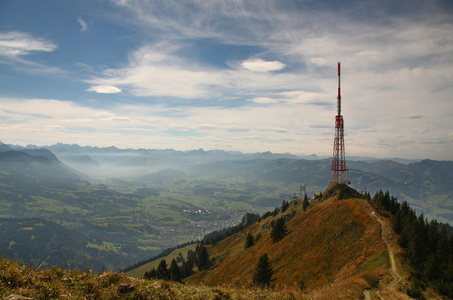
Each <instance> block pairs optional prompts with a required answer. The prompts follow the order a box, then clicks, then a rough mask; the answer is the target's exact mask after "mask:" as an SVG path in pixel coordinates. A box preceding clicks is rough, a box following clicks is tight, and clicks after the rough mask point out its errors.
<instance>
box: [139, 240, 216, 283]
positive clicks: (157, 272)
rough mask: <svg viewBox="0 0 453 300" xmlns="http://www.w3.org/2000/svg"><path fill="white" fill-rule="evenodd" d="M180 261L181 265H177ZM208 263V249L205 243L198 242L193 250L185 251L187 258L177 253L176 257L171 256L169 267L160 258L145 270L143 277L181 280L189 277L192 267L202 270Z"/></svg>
mask: <svg viewBox="0 0 453 300" xmlns="http://www.w3.org/2000/svg"><path fill="white" fill-rule="evenodd" d="M178 262H180V263H181V266H179V265H178ZM209 265H210V260H209V254H208V250H207V249H206V245H204V244H203V243H201V242H200V243H198V244H197V246H196V248H195V251H193V250H189V251H188V252H187V260H186V259H184V257H183V256H182V254H181V253H179V257H178V259H175V258H173V259H172V261H171V263H170V267H168V265H167V262H166V261H165V259H162V260H161V261H160V262H159V265H158V266H157V269H155V268H153V269H151V270H150V271H147V272H145V274H144V276H143V278H144V279H163V280H171V281H177V282H181V281H182V280H183V279H184V278H187V277H189V276H190V275H192V274H193V273H194V267H197V268H198V269H199V270H203V269H205V268H207V267H209Z"/></svg>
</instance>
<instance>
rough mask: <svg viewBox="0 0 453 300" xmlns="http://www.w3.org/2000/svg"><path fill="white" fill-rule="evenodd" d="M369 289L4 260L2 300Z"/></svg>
mask: <svg viewBox="0 0 453 300" xmlns="http://www.w3.org/2000/svg"><path fill="white" fill-rule="evenodd" d="M367 287H369V286H368V284H366V283H365V280H364V279H363V278H362V277H357V278H352V279H349V280H346V281H343V282H341V283H333V284H330V285H327V286H325V287H323V288H318V289H316V290H311V291H301V290H300V289H298V288H297V287H289V286H277V287H275V288H273V289H259V288H255V287H250V286H238V285H234V286H233V285H219V286H205V285H192V284H181V283H176V282H168V281H162V280H143V279H137V278H131V277H128V276H126V275H125V274H119V273H91V272H82V271H79V270H71V271H65V270H63V269H61V268H56V267H54V268H49V269H43V270H36V269H33V268H31V267H29V266H25V265H23V264H21V263H18V262H12V261H9V260H6V259H3V258H0V298H1V299H4V298H6V297H8V296H10V295H21V296H24V297H28V298H31V299H162V300H165V299H175V300H178V299H189V300H190V299H216V300H219V299H244V300H246V299H276V300H277V299H319V300H321V299H332V295H335V299H362V298H363V293H362V291H363V288H367Z"/></svg>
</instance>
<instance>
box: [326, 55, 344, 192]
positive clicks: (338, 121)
mask: <svg viewBox="0 0 453 300" xmlns="http://www.w3.org/2000/svg"><path fill="white" fill-rule="evenodd" d="M334 183H344V184H346V185H347V184H349V179H348V169H347V168H346V159H345V149H344V124H343V116H342V115H341V92H340V63H338V97H337V115H336V116H335V137H334V140H333V157H332V175H331V176H330V184H331V185H332V184H334Z"/></svg>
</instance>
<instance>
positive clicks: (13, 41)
mask: <svg viewBox="0 0 453 300" xmlns="http://www.w3.org/2000/svg"><path fill="white" fill-rule="evenodd" d="M56 48H57V46H56V45H55V44H54V43H52V42H50V41H47V40H45V39H42V38H35V37H33V36H31V35H30V34H28V33H25V32H17V31H10V32H3V33H0V56H6V57H9V58H14V57H18V56H22V55H27V54H30V53H32V52H39V51H43V52H52V51H55V49H56Z"/></svg>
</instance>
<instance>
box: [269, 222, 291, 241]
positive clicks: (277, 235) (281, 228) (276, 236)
mask: <svg viewBox="0 0 453 300" xmlns="http://www.w3.org/2000/svg"><path fill="white" fill-rule="evenodd" d="M287 233H288V229H287V228H286V222H285V219H284V218H278V219H277V221H276V222H274V224H273V225H272V231H271V239H272V242H274V243H276V242H278V241H280V240H282V239H283V238H284V237H285V236H286V234H287Z"/></svg>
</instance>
